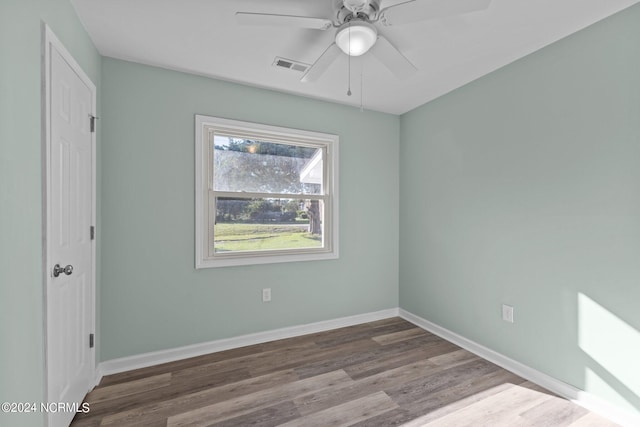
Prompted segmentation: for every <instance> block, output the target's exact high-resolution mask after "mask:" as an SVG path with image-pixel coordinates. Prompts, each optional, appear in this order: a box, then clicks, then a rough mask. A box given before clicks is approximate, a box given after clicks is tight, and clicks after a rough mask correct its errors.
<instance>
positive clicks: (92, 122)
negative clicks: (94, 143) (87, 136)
mask: <svg viewBox="0 0 640 427" xmlns="http://www.w3.org/2000/svg"><path fill="white" fill-rule="evenodd" d="M99 118H100V117H96V116H93V115H91V114H89V130H90V131H91V132H95V131H96V120H97V119H99Z"/></svg>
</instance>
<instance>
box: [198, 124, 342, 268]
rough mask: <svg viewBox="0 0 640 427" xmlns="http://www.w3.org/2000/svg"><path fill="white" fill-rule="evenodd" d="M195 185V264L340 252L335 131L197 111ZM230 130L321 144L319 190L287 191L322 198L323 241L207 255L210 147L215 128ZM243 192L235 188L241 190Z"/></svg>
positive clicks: (334, 256) (303, 257) (217, 264)
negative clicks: (316, 244)
mask: <svg viewBox="0 0 640 427" xmlns="http://www.w3.org/2000/svg"><path fill="white" fill-rule="evenodd" d="M195 125H196V128H195V189H196V206H195V210H196V215H195V217H196V218H195V219H196V224H195V225H196V227H195V228H196V230H195V232H196V235H195V246H196V251H195V252H196V263H195V264H196V265H195V266H196V269H201V268H211V267H227V266H238V265H252V264H271V263H280V262H295V261H315V260H327V259H337V258H338V255H339V254H338V247H339V245H338V229H339V227H338V212H339V211H338V187H339V186H338V151H339V150H338V144H339V137H338V136H337V135H332V134H327V133H320V132H312V131H307V130H300V129H291V128H284V127H280V126H271V125H265V124H258V123H250V122H244V121H239V120H231V119H224V118H219V117H210V116H203V115H196V116H195ZM216 131H218V132H222V133H226V134H229V133H233V134H237V135H239V136H244V137H246V138H247V139H250V138H251V139H260V140H263V141H269V142H276V143H285V144H299V145H306V146H312V147H318V148H322V149H323V150H324V153H325V159H324V162H323V167H324V174H323V175H324V176H323V179H324V183H323V195H315V194H313V195H309V194H307V195H302V194H300V195H298V194H291V195H287V197H289V196H290V197H291V198H303V199H308V198H311V199H316V198H317V199H321V200H323V202H324V218H323V243H324V244H323V247H322V248H309V249H282V250H269V251H247V252H224V253H218V254H216V253H214V254H213V255H211V256H210V255H209V244H210V241H209V238H210V233H209V232H208V230H209V214H208V209H209V198H210V195H211V194H212V191H210V190H211V182H212V180H213V178H212V177H213V174H212V171H211V168H212V167H213V166H212V164H213V162H212V161H210V159H212V157H211V154H212V153H211V151H212V150H213V134H214V133H215V132H216ZM245 194H247V193H238V195H245Z"/></svg>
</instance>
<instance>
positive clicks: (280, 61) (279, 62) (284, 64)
mask: <svg viewBox="0 0 640 427" xmlns="http://www.w3.org/2000/svg"><path fill="white" fill-rule="evenodd" d="M273 66H274V67H278V68H286V69H288V70H293V71H300V72H302V73H304V72H305V71H307V70H308V69H309V66H310V65H309V64H305V63H303V62H298V61H292V60H291V59H284V58H280V57H279V56H276V59H274V60H273Z"/></svg>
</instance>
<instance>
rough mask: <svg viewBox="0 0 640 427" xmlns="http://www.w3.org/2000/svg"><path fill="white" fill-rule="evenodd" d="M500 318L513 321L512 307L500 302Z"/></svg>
mask: <svg viewBox="0 0 640 427" xmlns="http://www.w3.org/2000/svg"><path fill="white" fill-rule="evenodd" d="M502 320H504V321H505V322H509V323H513V307H512V306H510V305H506V304H502Z"/></svg>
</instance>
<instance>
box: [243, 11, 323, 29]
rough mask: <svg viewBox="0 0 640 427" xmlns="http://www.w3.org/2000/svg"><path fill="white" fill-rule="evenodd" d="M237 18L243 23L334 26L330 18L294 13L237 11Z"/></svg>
mask: <svg viewBox="0 0 640 427" xmlns="http://www.w3.org/2000/svg"><path fill="white" fill-rule="evenodd" d="M236 20H237V21H238V23H239V24H242V25H268V26H275V27H297V28H310V29H313V30H327V29H329V28H331V27H332V26H333V23H332V22H331V21H330V20H329V19H324V18H310V17H307V16H293V15H271V14H268V13H251V12H236Z"/></svg>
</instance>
